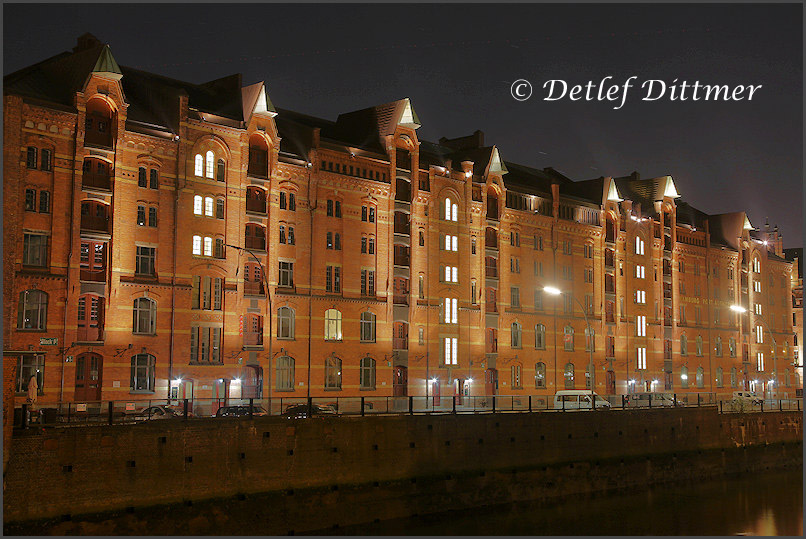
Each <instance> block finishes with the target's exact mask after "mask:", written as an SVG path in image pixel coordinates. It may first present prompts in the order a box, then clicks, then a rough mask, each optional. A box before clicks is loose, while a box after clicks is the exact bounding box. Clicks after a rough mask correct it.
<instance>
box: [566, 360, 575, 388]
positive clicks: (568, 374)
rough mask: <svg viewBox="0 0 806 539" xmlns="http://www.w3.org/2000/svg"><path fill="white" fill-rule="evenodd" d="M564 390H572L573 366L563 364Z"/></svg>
mask: <svg viewBox="0 0 806 539" xmlns="http://www.w3.org/2000/svg"><path fill="white" fill-rule="evenodd" d="M564 376H565V389H574V364H573V363H566V364H565V372H564Z"/></svg>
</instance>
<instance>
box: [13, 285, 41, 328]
mask: <svg viewBox="0 0 806 539" xmlns="http://www.w3.org/2000/svg"><path fill="white" fill-rule="evenodd" d="M47 318H48V295H47V293H45V292H43V291H41V290H25V291H23V292H20V303H19V308H18V311H17V329H46V325H47Z"/></svg>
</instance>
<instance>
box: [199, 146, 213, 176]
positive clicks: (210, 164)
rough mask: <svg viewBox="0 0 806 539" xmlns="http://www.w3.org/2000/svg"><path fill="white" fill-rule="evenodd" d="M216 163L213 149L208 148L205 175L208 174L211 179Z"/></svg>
mask: <svg viewBox="0 0 806 539" xmlns="http://www.w3.org/2000/svg"><path fill="white" fill-rule="evenodd" d="M214 163H215V156H214V155H213V152H212V150H208V151H207V159H206V165H207V166H206V167H205V172H206V174H205V176H207V177H208V178H211V179H212V177H213V166H214ZM199 176H201V174H199Z"/></svg>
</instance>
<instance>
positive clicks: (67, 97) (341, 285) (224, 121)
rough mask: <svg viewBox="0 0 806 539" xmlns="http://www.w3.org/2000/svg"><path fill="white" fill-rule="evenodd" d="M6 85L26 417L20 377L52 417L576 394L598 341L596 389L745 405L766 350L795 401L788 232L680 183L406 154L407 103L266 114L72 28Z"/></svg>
mask: <svg viewBox="0 0 806 539" xmlns="http://www.w3.org/2000/svg"><path fill="white" fill-rule="evenodd" d="M4 82H5V93H4V99H5V103H4V104H5V109H4V120H5V132H4V137H5V146H4V152H5V155H4V157H5V165H4V186H3V188H4V196H5V205H4V245H5V256H4V266H3V272H4V281H3V282H4V285H3V286H4V290H3V297H4V300H3V309H4V313H5V320H6V321H7V323H6V324H5V325H4V334H3V346H4V353H5V354H6V355H11V356H15V357H16V358H17V365H18V373H19V374H18V376H17V382H16V389H17V392H18V396H19V397H18V398H19V399H22V398H24V391H25V389H26V387H27V383H28V382H27V380H28V379H30V377H31V376H32V375H33V374H34V373H38V374H37V375H38V387H39V388H40V394H41V395H42V396H41V398H40V402H46V403H53V402H57V401H75V402H87V401H93V400H137V399H149V398H162V399H164V398H166V397H168V396H169V394H170V396H171V397H178V398H182V397H194V398H211V397H219V398H227V397H229V398H238V397H263V398H265V397H276V396H306V395H313V396H322V395H328V396H331V395H332V396H358V395H362V396H373V395H378V396H389V395H398V396H400V395H426V394H428V395H437V394H438V395H441V396H450V395H456V394H466V395H489V394H496V393H497V394H501V395H528V394H532V395H553V394H554V392H555V391H556V390H558V389H563V388H568V387H575V388H585V387H586V384H588V383H589V374H590V372H589V367H588V365H589V359H588V358H589V352H588V347H589V346H593V350H594V365H595V369H596V377H595V382H596V390H597V391H598V392H599V393H600V394H623V393H628V392H631V391H645V390H652V391H675V392H714V393H717V394H721V395H730V393H731V392H732V391H733V390H735V389H738V388H747V389H750V388H755V389H757V390H759V391H762V390H765V389H767V388H768V385H769V384H768V382H769V380H770V379H771V377H772V375H773V359H772V354H773V353H775V354H777V366H778V370H779V375H778V378H779V384H780V386H781V393H782V394H791V395H794V393H795V388H796V387H800V384H801V382H800V379H799V376H798V375H797V373H796V372H795V370H794V366H793V356H794V354H793V349H792V347H793V328H792V304H791V299H790V298H791V287H792V285H791V275H790V273H791V271H792V264H791V262H789V261H787V260H785V259H784V258H783V253H782V239H781V237H780V235H779V234H778V233H777V231H776V232H761V231H758V230H756V229H754V228H753V227H752V225H751V224H750V222H749V220H748V219H747V217H746V215H745V214H744V213H743V212H736V213H729V214H722V215H707V214H705V213H703V212H701V211H698V210H697V209H695V208H694V207H692V206H690V205H689V204H688V203H686V202H682V201H681V199H680V196H679V194H678V192H677V190H676V187H675V184H674V181H673V179H672V178H671V177H670V176H663V177H659V178H652V179H641V178H640V177H639V175H638V174H637V173H633V174H632V175H630V176H626V177H622V178H610V177H607V178H598V179H592V180H587V181H572V180H570V179H569V178H567V177H565V176H564V175H563V174H561V173H559V172H557V171H555V170H553V169H550V168H549V169H544V170H537V169H534V168H530V167H527V166H523V165H518V164H515V163H511V162H507V161H504V160H503V158H502V156H501V153H500V150H499V148H497V147H496V146H487V145H485V143H484V137H483V134H482V133H481V132H478V131H477V132H476V133H474V134H472V135H470V136H466V137H462V138H456V139H445V138H442V139H440V140H439V142H438V143H432V142H427V141H423V140H420V139H418V137H417V128H418V127H419V126H420V120H419V118H418V117H417V115H416V113H415V112H414V108H413V106H412V103H411V102H410V101H409V99H402V100H399V101H395V102H392V103H388V104H385V105H379V106H375V107H370V108H366V109H363V110H358V111H355V112H350V113H346V114H341V115H340V116H339V117H338V118H337V119H336V121H329V120H323V119H318V118H313V117H310V116H306V115H304V114H300V113H297V112H292V111H287V110H282V109H275V108H274V107H273V105H272V102H271V100H270V99H269V97H268V95H267V93H266V87H265V84H264V83H263V82H258V83H256V84H251V85H246V86H244V85H243V84H242V82H241V77H240V75H233V76H230V77H225V78H223V79H219V80H215V81H211V82H208V83H205V84H191V83H187V82H181V81H177V80H173V79H169V78H167V77H163V76H159V75H155V74H150V73H146V72H143V71H139V70H136V69H132V68H127V67H121V66H119V65H118V64H117V62H116V61H115V59H114V58H113V56H112V54H111V51H110V48H109V47H108V46H107V45H103V44H101V43H100V42H98V41H97V39H95V38H94V37H93V36H91V35H89V34H86V35H84V36H82V37H81V38H79V40H78V45H77V46H76V47H75V48H74V49H73V51H72V52H65V53H62V54H59V55H57V56H54V57H52V58H50V59H47V60H45V61H43V62H40V63H38V64H36V65H33V66H31V67H28V68H25V69H23V70H20V71H18V72H16V73H14V74H11V75H9V76H7V77H5V81H4ZM546 285H553V286H556V287H558V288H560V289H561V290H562V292H563V295H562V296H557V297H554V296H549V295H548V294H544V293H543V292H542V288H543V287H544V286H546ZM577 302H579V304H577ZM733 303H740V304H741V305H743V306H745V307H746V308H747V309H748V313H747V314H746V315H739V314H736V313H734V312H732V311H731V310H730V309H729V306H730V305H731V304H733ZM582 306H584V308H585V309H586V310H587V311H588V313H587V316H588V318H589V320H590V323H591V326H592V330H593V335H588V334H587V331H586V321H585V317H584V314H583V312H582ZM765 322H766V323H767V325H768V326H769V327H770V329H771V331H772V333H773V334H774V339H775V342H776V344H777V347H776V350H775V351H774V352H773V350H772V344H771V339H770V333H769V331H767V330H765V329H764V327H763V324H764V323H765Z"/></svg>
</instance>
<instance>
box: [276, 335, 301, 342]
mask: <svg viewBox="0 0 806 539" xmlns="http://www.w3.org/2000/svg"><path fill="white" fill-rule="evenodd" d="M277 340H278V341H296V340H297V339H296V338H294V337H280V336H279V335H278V336H277Z"/></svg>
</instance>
